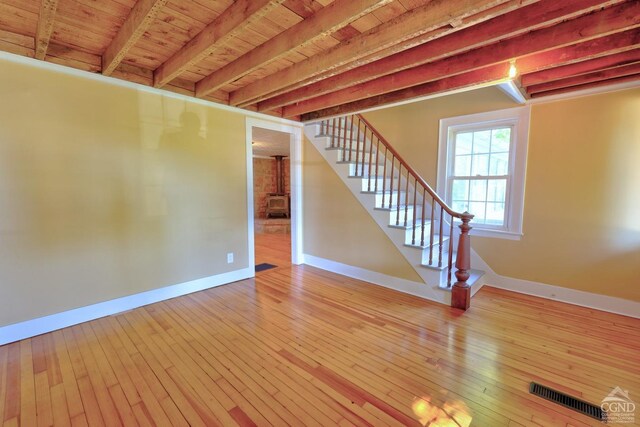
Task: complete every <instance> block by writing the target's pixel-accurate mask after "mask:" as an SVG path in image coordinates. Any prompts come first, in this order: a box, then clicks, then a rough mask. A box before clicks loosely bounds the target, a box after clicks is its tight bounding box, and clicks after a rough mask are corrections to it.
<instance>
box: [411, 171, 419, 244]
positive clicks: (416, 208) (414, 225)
mask: <svg viewBox="0 0 640 427" xmlns="http://www.w3.org/2000/svg"><path fill="white" fill-rule="evenodd" d="M417 192H418V181H414V185H413V224H412V225H413V232H412V233H411V244H412V245H415V244H416V227H417V225H416V220H417V217H416V213H417V212H418V207H417V206H416V202H417V200H416V194H417Z"/></svg>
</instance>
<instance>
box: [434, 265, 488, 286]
mask: <svg viewBox="0 0 640 427" xmlns="http://www.w3.org/2000/svg"><path fill="white" fill-rule="evenodd" d="M455 272H456V268H455V266H454V267H453V268H452V269H451V286H447V284H446V283H443V284H440V285H439V286H438V287H439V288H440V289H442V290H445V291H451V289H452V288H453V284H454V283H455V282H456V281H457V279H456V276H455ZM484 274H485V272H484V271H483V270H475V269H473V268H472V269H471V270H469V279H467V284H468V285H469V286H471V287H473V285H475V284H477V283H478V281H479V280H480V279H481V278H482V276H484Z"/></svg>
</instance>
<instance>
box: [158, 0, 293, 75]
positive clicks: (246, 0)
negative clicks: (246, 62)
mask: <svg viewBox="0 0 640 427" xmlns="http://www.w3.org/2000/svg"><path fill="white" fill-rule="evenodd" d="M282 1H284V0H238V1H237V2H235V3H233V5H231V6H230V7H229V8H227V9H226V10H225V11H224V12H223V13H222V14H221V15H220V16H218V18H216V19H215V20H214V21H213V22H211V23H210V24H209V25H207V27H206V28H205V29H204V30H202V31H201V32H200V33H199V34H198V35H197V36H196V37H195V38H193V39H192V40H191V41H189V43H187V44H186V45H185V46H184V48H182V49H181V50H179V51H178V52H177V53H176V54H174V55H173V56H172V57H171V58H170V59H169V60H167V61H166V62H165V63H164V64H162V65H161V66H160V67H159V68H158V69H157V70H156V71H155V72H154V86H156V87H161V86H163V85H165V84H167V83H168V82H169V81H171V80H172V79H174V78H176V77H177V76H178V75H180V73H182V72H183V71H185V70H186V69H187V68H189V67H190V66H191V65H193V64H196V63H198V62H200V61H201V60H202V59H204V58H206V57H207V56H209V55H210V54H211V53H212V52H214V51H215V50H216V49H218V48H220V47H221V46H224V45H225V44H226V43H228V42H229V41H230V40H231V39H232V38H234V37H236V36H237V35H238V34H239V33H241V32H242V31H243V30H244V29H245V28H246V27H247V26H248V25H250V24H251V23H253V22H254V21H256V20H259V19H260V18H262V17H264V16H265V15H266V14H267V13H268V12H269V11H270V10H272V9H273V8H275V7H277V6H278V5H279V4H280V3H282Z"/></svg>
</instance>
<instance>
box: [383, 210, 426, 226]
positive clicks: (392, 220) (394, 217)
mask: <svg viewBox="0 0 640 427" xmlns="http://www.w3.org/2000/svg"><path fill="white" fill-rule="evenodd" d="M388 212H389V224H400V225H404V217H405V209H404V207H402V206H401V207H400V212H398V210H397V209H392V210H391V211H388ZM406 217H407V221H411V220H413V206H409V207H408V208H407V210H406ZM418 217H422V208H421V207H417V208H416V218H418Z"/></svg>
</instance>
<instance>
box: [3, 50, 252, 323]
mask: <svg viewBox="0 0 640 427" xmlns="http://www.w3.org/2000/svg"><path fill="white" fill-rule="evenodd" d="M0 93H1V94H2V100H1V101H0V326H4V325H7V324H11V323H15V322H19V321H23V320H28V319H31V318H35V317H40V316H43V315H48V314H52V313H56V312H60V311H64V310H68V309H72V308H76V307H81V306H86V305H89V304H93V303H97V302H101V301H105V300H110V299H113V298H117V297H122V296H126V295H130V294H135V293H139V292H142V291H146V290H150V289H154V288H159V287H163V286H167V285H173V284H177V283H183V282H186V281H190V280H194V279H198V278H203V277H208V276H212V275H216V274H220V273H224V272H228V271H232V270H237V269H240V268H246V267H247V266H248V248H247V206H246V157H245V150H246V148H245V147H246V144H245V116H243V115H242V114H236V113H230V112H225V111H222V110H219V109H214V108H212V107H210V106H206V105H203V104H199V103H194V102H187V101H184V100H180V99H176V98H172V97H164V96H160V95H157V94H152V93H149V92H144V91H138V90H135V89H131V88H125V87H121V86H115V85H112V84H107V83H104V82H98V81H95V80H92V79H86V78H80V77H77V76H71V75H68V74H62V73H58V72H55V71H51V70H43V69H40V68H35V67H32V66H28V65H24V64H18V63H12V62H8V61H6V60H0ZM227 252H234V253H235V260H236V262H235V263H234V264H231V265H229V264H227V263H226V253H227Z"/></svg>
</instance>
